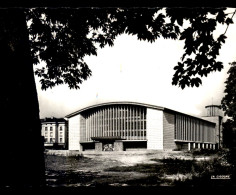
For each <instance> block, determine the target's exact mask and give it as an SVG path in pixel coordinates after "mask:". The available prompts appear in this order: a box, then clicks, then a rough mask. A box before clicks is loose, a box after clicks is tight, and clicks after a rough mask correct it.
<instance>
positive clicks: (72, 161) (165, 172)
mask: <svg viewBox="0 0 236 195" xmlns="http://www.w3.org/2000/svg"><path fill="white" fill-rule="evenodd" d="M226 153H227V152H226V151H218V152H216V151H208V150H202V151H194V152H160V151H159V152H123V153H118V154H116V153H114V152H113V153H112V152H103V153H98V154H96V153H88V154H80V155H77V156H59V155H49V154H45V163H46V164H45V165H46V179H47V186H50V187H61V186H65V187H79V186H90V187H98V186H122V187H123V186H145V187H149V186H207V187H209V186H212V187H214V186H235V183H234V181H235V179H234V175H233V174H232V173H233V172H234V171H233V170H234V167H233V166H232V165H231V164H229V163H228V162H227V158H226ZM219 177H220V178H219Z"/></svg>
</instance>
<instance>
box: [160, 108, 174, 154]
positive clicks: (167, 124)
mask: <svg viewBox="0 0 236 195" xmlns="http://www.w3.org/2000/svg"><path fill="white" fill-rule="evenodd" d="M174 139H175V115H174V114H170V113H167V112H164V113H163V148H164V149H166V150H174V149H176V144H175V141H174Z"/></svg>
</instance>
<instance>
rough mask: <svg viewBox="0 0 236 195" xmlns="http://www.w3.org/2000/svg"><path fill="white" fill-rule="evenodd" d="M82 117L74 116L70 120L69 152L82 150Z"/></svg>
mask: <svg viewBox="0 0 236 195" xmlns="http://www.w3.org/2000/svg"><path fill="white" fill-rule="evenodd" d="M79 127H80V115H76V116H73V117H71V118H70V119H69V139H68V141H69V150H80V151H81V150H82V146H81V144H80V134H81V132H80V129H79Z"/></svg>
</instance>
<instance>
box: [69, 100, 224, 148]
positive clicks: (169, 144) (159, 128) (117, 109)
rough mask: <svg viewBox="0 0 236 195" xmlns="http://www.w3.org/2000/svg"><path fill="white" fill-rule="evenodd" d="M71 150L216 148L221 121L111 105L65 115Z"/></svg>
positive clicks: (140, 105)
mask: <svg viewBox="0 0 236 195" xmlns="http://www.w3.org/2000/svg"><path fill="white" fill-rule="evenodd" d="M66 117H67V118H68V121H69V139H68V140H69V150H79V151H83V150H87V149H89V150H95V151H123V150H129V149H138V148H140V149H148V150H191V149H197V148H207V149H214V148H215V146H216V144H217V141H216V140H217V139H219V138H218V137H220V134H219V135H217V133H216V131H217V129H218V128H220V127H219V123H218V122H219V121H217V120H215V119H214V120H213V119H211V118H207V120H206V119H205V118H201V117H196V116H190V115H187V114H184V113H180V112H178V111H174V110H171V109H168V108H164V107H158V106H155V105H149V104H143V103H135V102H109V103H103V104H97V105H93V106H90V107H86V108H84V109H81V110H79V111H76V112H74V113H71V114H69V115H67V116H66Z"/></svg>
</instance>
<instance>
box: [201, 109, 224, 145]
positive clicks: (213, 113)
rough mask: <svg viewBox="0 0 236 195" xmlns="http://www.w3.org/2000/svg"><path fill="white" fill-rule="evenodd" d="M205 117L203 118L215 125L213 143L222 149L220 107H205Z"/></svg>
mask: <svg viewBox="0 0 236 195" xmlns="http://www.w3.org/2000/svg"><path fill="white" fill-rule="evenodd" d="M205 108H206V111H207V115H206V116H204V117H203V118H205V119H207V120H209V121H211V122H214V123H216V134H215V141H216V147H217V148H221V147H222V138H223V136H222V129H223V128H222V119H223V116H222V111H221V106H220V105H207V106H205Z"/></svg>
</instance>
